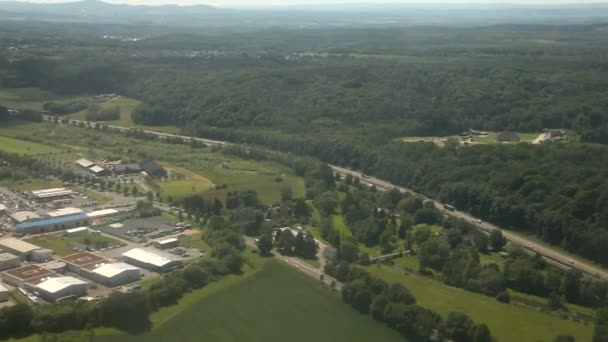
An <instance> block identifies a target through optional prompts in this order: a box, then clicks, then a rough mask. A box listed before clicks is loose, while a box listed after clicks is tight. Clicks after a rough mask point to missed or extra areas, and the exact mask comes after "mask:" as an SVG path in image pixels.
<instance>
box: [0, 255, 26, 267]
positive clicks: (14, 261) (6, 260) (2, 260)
mask: <svg viewBox="0 0 608 342" xmlns="http://www.w3.org/2000/svg"><path fill="white" fill-rule="evenodd" d="M19 266H21V260H19V257H18V256H16V255H15V254H11V253H0V271H6V270H10V269H13V268H17V267H19Z"/></svg>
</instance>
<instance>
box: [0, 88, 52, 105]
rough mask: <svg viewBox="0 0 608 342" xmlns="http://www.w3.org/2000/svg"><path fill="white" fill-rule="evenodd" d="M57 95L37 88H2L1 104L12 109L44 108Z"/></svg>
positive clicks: (0, 90) (0, 91) (0, 93)
mask: <svg viewBox="0 0 608 342" xmlns="http://www.w3.org/2000/svg"><path fill="white" fill-rule="evenodd" d="M55 98H57V96H56V95H54V94H52V93H49V92H47V91H44V90H41V89H37V88H10V89H9V88H0V105H2V106H4V107H7V108H11V109H22V110H23V109H31V110H42V106H43V105H44V104H45V103H47V102H49V101H50V100H52V99H55Z"/></svg>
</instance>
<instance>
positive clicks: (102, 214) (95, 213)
mask: <svg viewBox="0 0 608 342" xmlns="http://www.w3.org/2000/svg"><path fill="white" fill-rule="evenodd" d="M116 214H118V210H116V209H104V210H97V211H92V212H90V213H88V214H87V216H88V217H89V218H92V219H94V218H100V217H106V216H112V215H116Z"/></svg>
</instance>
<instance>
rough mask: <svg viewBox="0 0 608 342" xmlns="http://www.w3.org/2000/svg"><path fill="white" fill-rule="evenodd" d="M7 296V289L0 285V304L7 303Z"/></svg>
mask: <svg viewBox="0 0 608 342" xmlns="http://www.w3.org/2000/svg"><path fill="white" fill-rule="evenodd" d="M9 296H10V295H9V292H8V289H7V288H6V287H4V285H2V284H0V303H1V302H6V301H8V299H9Z"/></svg>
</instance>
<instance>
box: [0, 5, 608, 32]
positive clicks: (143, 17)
mask: <svg viewBox="0 0 608 342" xmlns="http://www.w3.org/2000/svg"><path fill="white" fill-rule="evenodd" d="M0 20H38V21H60V22H97V23H117V24H127V25H129V24H131V25H139V24H146V25H170V26H193V27H227V26H245V27H250V26H262V27H264V26H266V27H273V26H286V27H299V28H302V27H307V28H311V27H352V26H383V27H385V26H412V25H459V26H481V25H493V24H506V23H514V24H520V23H550V24H557V23H559V24H564V23H568V24H574V23H598V22H608V4H587V5H563V6H557V5H556V6H524V5H405V4H386V5H373V4H357V5H354V4H353V5H346V4H343V5H323V6H284V7H265V8H260V9H239V10H237V9H227V8H219V7H213V6H207V5H195V6H177V5H164V6H133V5H119V4H109V3H105V2H102V1H98V0H84V1H80V2H70V3H58V4H40V3H26V2H16V1H1V0H0Z"/></svg>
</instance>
